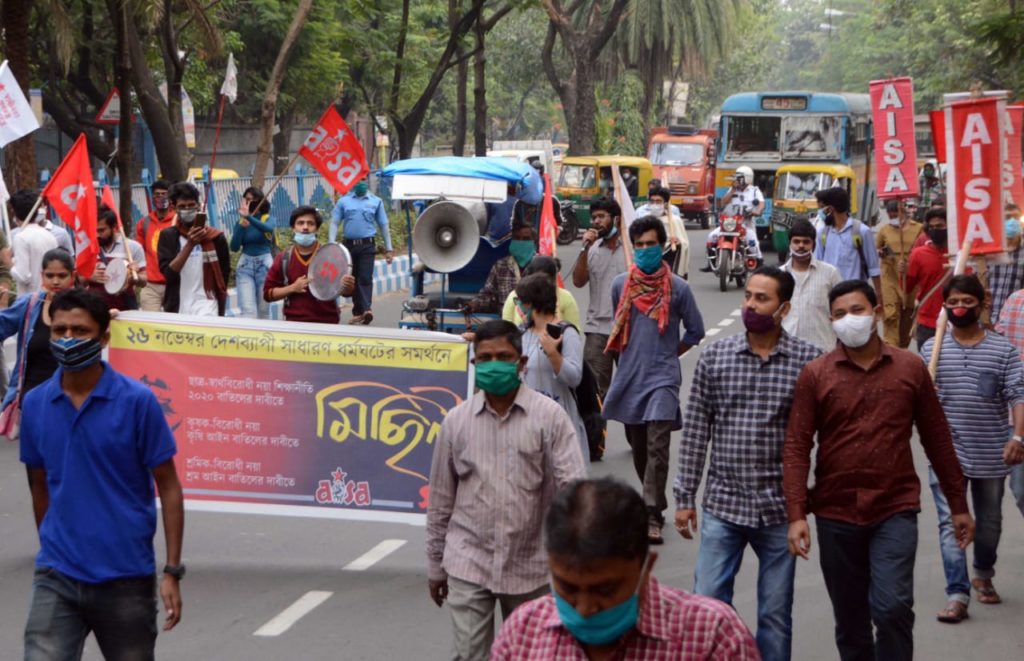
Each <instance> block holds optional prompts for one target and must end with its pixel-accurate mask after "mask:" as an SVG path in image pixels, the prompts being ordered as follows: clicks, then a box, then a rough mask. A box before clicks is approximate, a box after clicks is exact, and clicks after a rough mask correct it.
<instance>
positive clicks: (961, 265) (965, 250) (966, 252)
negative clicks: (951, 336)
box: [928, 239, 971, 380]
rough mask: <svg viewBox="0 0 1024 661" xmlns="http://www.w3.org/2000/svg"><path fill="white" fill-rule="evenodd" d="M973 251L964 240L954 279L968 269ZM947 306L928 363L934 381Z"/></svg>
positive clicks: (944, 331) (955, 267)
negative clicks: (968, 262) (969, 258)
mask: <svg viewBox="0 0 1024 661" xmlns="http://www.w3.org/2000/svg"><path fill="white" fill-rule="evenodd" d="M970 251H971V240H970V239H964V243H963V245H962V246H960V252H959V253H958V254H957V257H956V266H954V267H953V277H956V276H958V275H963V272H964V271H965V270H966V269H967V259H968V257H970ZM946 317H947V313H946V306H945V305H943V306H942V311H941V312H939V319H938V321H937V322H936V323H935V342H934V343H933V344H932V355H931V359H930V360H929V361H928V373H929V374H931V376H932V379H933V380H934V379H935V372H936V370H938V369H939V354H940V353H941V352H942V340H943V338H944V337H945V335H946V320H947V319H946Z"/></svg>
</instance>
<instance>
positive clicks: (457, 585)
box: [427, 320, 586, 661]
mask: <svg viewBox="0 0 1024 661" xmlns="http://www.w3.org/2000/svg"><path fill="white" fill-rule="evenodd" d="M473 348H474V355H475V357H474V359H473V363H474V365H475V378H476V385H477V387H478V388H479V389H480V392H477V393H476V394H475V395H473V397H471V398H470V399H468V400H467V401H465V402H462V403H461V404H459V405H458V406H456V407H455V408H454V409H452V410H451V411H449V412H448V415H447V416H445V419H444V422H442V423H441V433H440V434H439V435H438V437H437V441H436V443H435V445H434V459H433V464H432V465H431V468H430V504H429V506H428V508H427V561H428V587H429V590H430V598H431V599H432V600H433V601H434V603H436V604H437V605H438V606H441V604H442V603H443V602H444V600H445V599H447V600H448V606H449V608H450V609H451V613H452V624H453V628H454V634H455V651H454V655H453V656H454V658H455V659H458V660H460V661H476V660H477V659H487V658H488V655H489V654H490V649H491V642H492V641H493V640H494V607H495V603H496V602H497V603H498V604H500V606H501V613H502V618H507V617H508V615H509V614H510V613H511V612H512V610H513V609H514V608H516V607H517V606H519V605H520V604H522V603H523V602H525V601H529V600H530V599H534V598H536V597H539V596H540V595H542V594H544V593H546V592H547V591H548V567H547V562H546V559H545V557H544V554H543V550H542V549H541V524H542V521H543V518H544V513H545V512H546V511H547V508H548V505H549V504H550V503H551V499H552V498H553V497H554V494H555V491H556V490H557V489H558V488H560V487H562V486H563V485H565V484H567V483H569V482H570V481H572V480H575V479H579V478H582V477H585V475H586V472H585V469H584V463H583V454H582V452H581V450H580V445H579V440H578V438H577V436H576V428H575V427H574V426H573V423H572V421H571V420H570V419H569V416H568V414H566V412H565V409H563V408H562V406H561V405H560V404H558V403H557V402H555V401H554V400H553V399H550V398H548V397H545V396H544V395H541V394H540V393H538V392H536V391H534V390H532V389H530V388H529V386H527V385H526V384H525V383H521V382H520V376H521V372H522V370H523V369H524V368H525V367H526V356H524V355H523V351H522V342H521V340H520V334H519V330H518V329H517V328H516V327H515V325H514V324H512V323H510V322H507V321H502V320H495V321H488V322H486V323H484V324H483V325H482V326H480V328H479V330H477V332H476V335H475V337H474V340H473Z"/></svg>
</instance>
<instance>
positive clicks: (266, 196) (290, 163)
mask: <svg viewBox="0 0 1024 661" xmlns="http://www.w3.org/2000/svg"><path fill="white" fill-rule="evenodd" d="M297 160H299V152H297V151H296V152H295V156H292V158H291V160H290V161H288V165H286V166H284V172H282V173H281V174H279V175H277V181H275V182H274V183H273V184H271V185H270V190H268V191H267V192H266V193H264V194H263V199H264V200H269V199H270V194H271V193H273V192H274V189H276V188H277V186H278V184H280V183H281V181H282V180H283V179H284V177H285V175H286V174H288V171H289V170H291V169H292V166H293V165H295V161H297Z"/></svg>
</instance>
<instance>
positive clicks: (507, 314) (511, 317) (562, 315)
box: [501, 255, 581, 330]
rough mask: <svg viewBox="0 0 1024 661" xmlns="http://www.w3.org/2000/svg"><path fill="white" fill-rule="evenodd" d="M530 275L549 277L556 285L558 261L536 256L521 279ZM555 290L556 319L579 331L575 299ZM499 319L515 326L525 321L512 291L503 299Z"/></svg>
mask: <svg viewBox="0 0 1024 661" xmlns="http://www.w3.org/2000/svg"><path fill="white" fill-rule="evenodd" d="M532 273H544V274H546V275H548V276H550V277H551V281H552V282H554V283H555V284H556V285H557V284H558V261H557V260H556V259H555V258H554V257H548V256H546V255H537V256H536V257H534V258H533V259H532V260H530V263H529V264H527V265H526V268H524V269H523V274H522V277H524V278H525V277H526V276H528V275H530V274H532ZM556 289H557V294H558V318H559V319H561V320H562V321H565V322H568V323H570V324H572V325H573V326H575V327H576V328H577V330H578V329H580V328H581V327H580V308H579V306H578V305H576V299H575V298H573V295H572V294H571V293H570V292H569V291H567V290H565V289H563V288H561V287H556ZM501 318H502V319H504V320H505V321H511V322H512V323H513V324H515V325H516V326H520V325H522V323H523V322H524V321H526V320H525V319H523V315H522V312H520V310H519V307H518V306H517V305H516V293H515V292H514V291H513V292H512V293H511V294H509V295H508V298H506V299H505V307H503V308H502V310H501Z"/></svg>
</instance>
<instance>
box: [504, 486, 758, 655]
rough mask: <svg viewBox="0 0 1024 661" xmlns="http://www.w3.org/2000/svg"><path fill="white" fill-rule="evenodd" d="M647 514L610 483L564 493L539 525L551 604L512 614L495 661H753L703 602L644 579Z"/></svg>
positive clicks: (650, 555)
mask: <svg viewBox="0 0 1024 661" xmlns="http://www.w3.org/2000/svg"><path fill="white" fill-rule="evenodd" d="M646 511H647V510H646V507H645V505H644V501H643V499H642V498H641V497H640V494H638V493H637V492H636V491H635V490H633V489H632V488H631V487H629V486H627V485H625V484H623V483H622V482H619V481H617V480H614V479H611V478H602V479H600V480H579V481H576V482H573V483H571V484H569V485H568V486H566V487H565V488H564V489H562V490H561V491H560V492H559V493H558V494H557V495H556V496H555V499H554V501H553V502H552V503H551V507H550V509H549V510H548V513H547V517H546V518H545V521H544V542H545V547H546V549H547V553H548V565H549V567H550V569H551V594H550V595H546V596H544V597H541V598H539V599H535V600H534V601H530V602H527V603H525V604H523V605H522V606H520V607H519V608H517V609H516V610H515V611H513V613H512V615H511V616H510V617H509V618H508V620H507V621H506V622H505V625H504V626H503V627H502V629H501V633H499V634H498V639H497V640H496V641H495V643H494V647H493V649H492V651H491V660H492V661H512V660H516V661H533V660H536V661H541V660H542V659H543V660H544V661H551V660H554V661H569V660H572V661H577V660H579V661H582V660H586V659H590V660H598V659H629V660H630V661H645V660H650V661H697V660H703V659H716V660H718V659H720V660H722V661H725V660H727V659H728V660H729V661H755V660H757V659H760V658H761V657H760V656H759V654H758V652H757V645H756V644H755V643H754V638H753V637H752V636H751V635H750V631H749V630H748V629H747V627H746V626H745V625H744V624H743V622H742V621H741V620H740V618H739V616H738V615H737V614H736V612H735V611H734V610H733V609H732V608H731V607H729V606H727V605H726V604H723V603H722V602H720V601H716V600H714V599H710V598H708V597H700V596H697V595H693V594H690V593H688V592H684V591H683V590H677V589H675V588H670V587H666V586H663V585H661V584H659V583H658V581H657V580H655V578H654V577H653V576H652V575H651V570H652V568H653V567H654V563H655V561H656V560H657V559H658V554H657V553H656V552H653V551H651V550H650V548H649V542H648V539H647V525H646V517H645V516H644V515H645V512H646Z"/></svg>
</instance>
